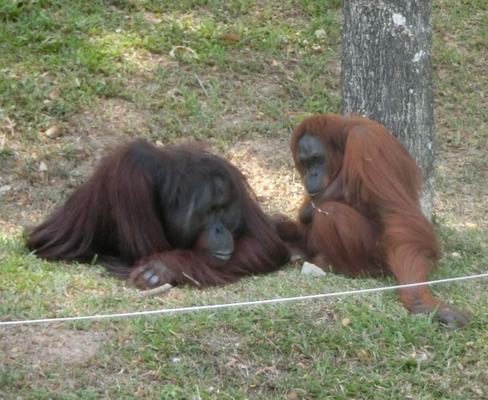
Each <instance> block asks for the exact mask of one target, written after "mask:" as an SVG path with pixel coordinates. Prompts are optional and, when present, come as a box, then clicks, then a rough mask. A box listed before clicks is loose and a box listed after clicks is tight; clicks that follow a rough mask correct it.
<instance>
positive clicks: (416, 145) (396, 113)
mask: <svg viewBox="0 0 488 400" xmlns="http://www.w3.org/2000/svg"><path fill="white" fill-rule="evenodd" d="M343 17H344V28H343V29H344V31H343V32H344V33H343V43H342V47H343V53H342V54H343V55H342V76H341V81H342V82H341V83H342V112H343V113H350V112H354V113H359V114H362V115H365V116H367V117H369V118H371V119H373V120H375V121H378V122H380V123H382V124H383V125H385V126H386V127H387V128H388V129H389V130H390V131H391V132H392V133H393V134H394V135H395V136H396V137H398V138H399V139H400V141H401V142H402V143H403V144H404V145H405V147H406V148H407V149H408V151H409V152H410V154H412V156H413V157H414V158H415V160H416V161H417V164H418V165H419V167H420V168H421V169H422V172H423V178H424V179H423V191H422V196H421V203H422V209H423V211H424V213H425V214H426V215H427V216H428V217H430V216H431V214H432V202H433V196H434V146H433V129H434V110H433V100H432V75H431V73H432V66H431V45H432V27H431V0H374V1H372V0H344V1H343Z"/></svg>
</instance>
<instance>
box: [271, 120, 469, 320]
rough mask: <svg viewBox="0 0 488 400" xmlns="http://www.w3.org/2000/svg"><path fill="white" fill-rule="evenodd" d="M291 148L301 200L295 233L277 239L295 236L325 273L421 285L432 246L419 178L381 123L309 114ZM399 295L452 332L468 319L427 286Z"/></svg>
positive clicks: (434, 254)
mask: <svg viewBox="0 0 488 400" xmlns="http://www.w3.org/2000/svg"><path fill="white" fill-rule="evenodd" d="M291 151H292V153H293V158H294V161H295V166H296V168H297V170H298V171H299V173H300V175H301V177H302V179H303V184H304V186H305V189H306V196H305V201H304V203H303V205H302V207H301V209H300V211H299V221H300V223H299V224H298V225H297V226H296V227H294V229H295V230H293V229H290V228H291V227H290V226H286V224H283V226H281V227H280V228H279V229H280V231H281V235H282V236H283V237H284V238H287V237H288V239H290V238H291V237H292V236H293V235H295V237H294V238H293V239H294V240H301V248H302V250H304V251H305V253H306V256H307V257H308V258H309V259H310V260H311V261H312V262H313V263H315V264H316V265H318V266H320V267H321V268H323V269H326V270H331V271H333V272H339V273H343V274H347V275H350V276H358V275H361V274H370V273H373V274H374V273H378V272H382V271H389V272H391V273H392V274H393V275H394V276H395V278H396V279H397V280H398V282H399V283H400V284H408V283H415V282H422V281H426V280H427V278H428V274H429V271H430V269H431V266H432V265H433V264H434V263H435V262H436V261H437V259H438V257H439V248H438V244H437V240H436V236H435V234H434V230H433V227H432V225H431V224H430V222H429V221H428V220H427V219H426V218H425V216H424V215H423V214H422V211H421V208H420V202H419V193H420V190H421V174H420V171H419V169H418V168H417V166H416V164H415V161H414V160H413V159H412V157H411V156H410V155H409V154H408V152H407V151H406V150H405V148H404V147H403V146H402V145H401V144H400V143H399V142H398V140H397V139H396V138H395V137H393V136H392V135H391V134H390V132H388V130H387V129H386V128H385V127H384V126H382V125H380V124H378V123H376V122H373V121H371V120H369V119H366V118H362V117H356V116H354V117H343V116H339V115H317V116H313V117H310V118H307V119H305V120H304V121H303V122H302V123H301V124H299V125H298V126H297V127H296V129H295V131H294V133H293V137H292V140H291ZM293 232H294V233H293ZM399 294H400V298H401V300H402V302H403V304H404V305H405V307H406V308H407V309H408V310H410V311H411V312H413V313H421V312H430V311H435V315H436V316H437V317H438V318H439V319H440V320H441V321H442V322H443V323H446V324H448V325H450V326H452V327H459V326H463V325H465V324H466V323H467V322H468V321H469V317H468V316H467V315H466V314H464V313H462V312H461V311H459V310H457V309H455V308H454V307H452V306H449V305H447V304H445V303H443V302H442V301H440V300H438V299H436V298H435V297H434V296H433V295H432V293H431V291H430V289H429V288H428V287H427V286H420V287H416V288H409V289H401V290H400V291H399Z"/></svg>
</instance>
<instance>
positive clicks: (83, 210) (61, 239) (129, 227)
mask: <svg viewBox="0 0 488 400" xmlns="http://www.w3.org/2000/svg"><path fill="white" fill-rule="evenodd" d="M27 247H28V248H29V249H30V250H32V251H34V252H35V254H36V255H37V256H39V257H42V258H45V259H48V260H77V261H82V262H83V261H84V262H87V261H88V262H89V261H91V260H93V259H97V260H98V261H99V262H100V263H101V264H102V265H105V266H106V267H107V269H108V270H109V271H110V272H112V273H113V274H115V275H118V276H121V277H128V278H130V280H131V281H132V282H133V283H135V285H136V286H138V287H139V288H142V289H146V288H152V287H156V286H160V285H163V284H165V283H169V284H171V285H176V284H182V283H188V284H191V285H196V286H201V287H204V286H208V285H215V284H224V283H227V282H232V281H236V280H237V279H239V277H241V276H242V275H245V274H253V273H264V272H270V271H274V270H276V269H278V268H279V267H280V266H282V265H283V264H285V263H286V262H287V261H288V259H289V253H288V250H287V247H286V245H285V244H284V242H283V241H282V240H281V239H280V237H279V236H278V234H277V232H276V230H275V227H274V225H273V223H272V222H271V221H270V219H269V218H268V217H267V216H266V215H265V214H264V213H263V212H262V211H261V209H260V208H259V206H258V204H257V203H256V201H255V199H254V195H253V193H252V191H251V189H250V188H249V186H248V184H247V182H246V179H245V178H244V176H243V175H242V174H241V173H240V172H239V170H238V169H237V168H235V167H234V166H232V165H231V164H230V163H229V162H228V161H226V160H224V159H222V158H220V157H217V156H215V155H212V154H209V153H208V152H206V151H204V150H203V149H201V148H200V147H196V146H195V145H179V146H176V145H175V146H167V147H165V148H156V147H154V146H152V145H150V144H149V143H147V142H144V141H136V142H134V143H131V144H129V145H127V146H124V147H121V148H120V149H119V150H118V151H116V152H114V153H113V154H111V155H109V156H108V157H106V158H105V159H104V160H103V161H102V163H101V165H100V166H99V167H98V168H97V169H96V170H95V172H94V174H93V175H92V176H91V178H89V179H88V181H87V182H86V183H85V184H83V185H82V186H81V187H80V188H78V189H77V190H76V191H75V192H74V193H73V194H72V195H71V196H70V197H69V198H68V200H67V201H66V203H65V204H64V205H62V206H61V207H60V208H58V209H57V210H56V211H55V212H54V214H53V215H51V216H50V217H49V218H48V219H47V220H46V221H45V222H43V223H42V224H41V225H39V226H37V227H36V228H34V229H32V230H31V231H30V233H29V234H28V240H27Z"/></svg>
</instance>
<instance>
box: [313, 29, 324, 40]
mask: <svg viewBox="0 0 488 400" xmlns="http://www.w3.org/2000/svg"><path fill="white" fill-rule="evenodd" d="M314 35H315V38H316V39H325V38H326V37H327V32H325V29H317V30H316V31H315V32H314Z"/></svg>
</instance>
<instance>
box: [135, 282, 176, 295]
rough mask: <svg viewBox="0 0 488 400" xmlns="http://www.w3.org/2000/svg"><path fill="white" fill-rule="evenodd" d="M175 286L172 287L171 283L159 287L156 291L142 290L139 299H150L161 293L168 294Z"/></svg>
mask: <svg viewBox="0 0 488 400" xmlns="http://www.w3.org/2000/svg"><path fill="white" fill-rule="evenodd" d="M172 288H173V286H171V285H170V284H169V283H165V284H164V285H162V286H158V287H156V288H154V289H148V290H142V291H141V292H139V297H150V296H155V295H157V294H160V293H166V292H169V291H170V290H171V289H172Z"/></svg>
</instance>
